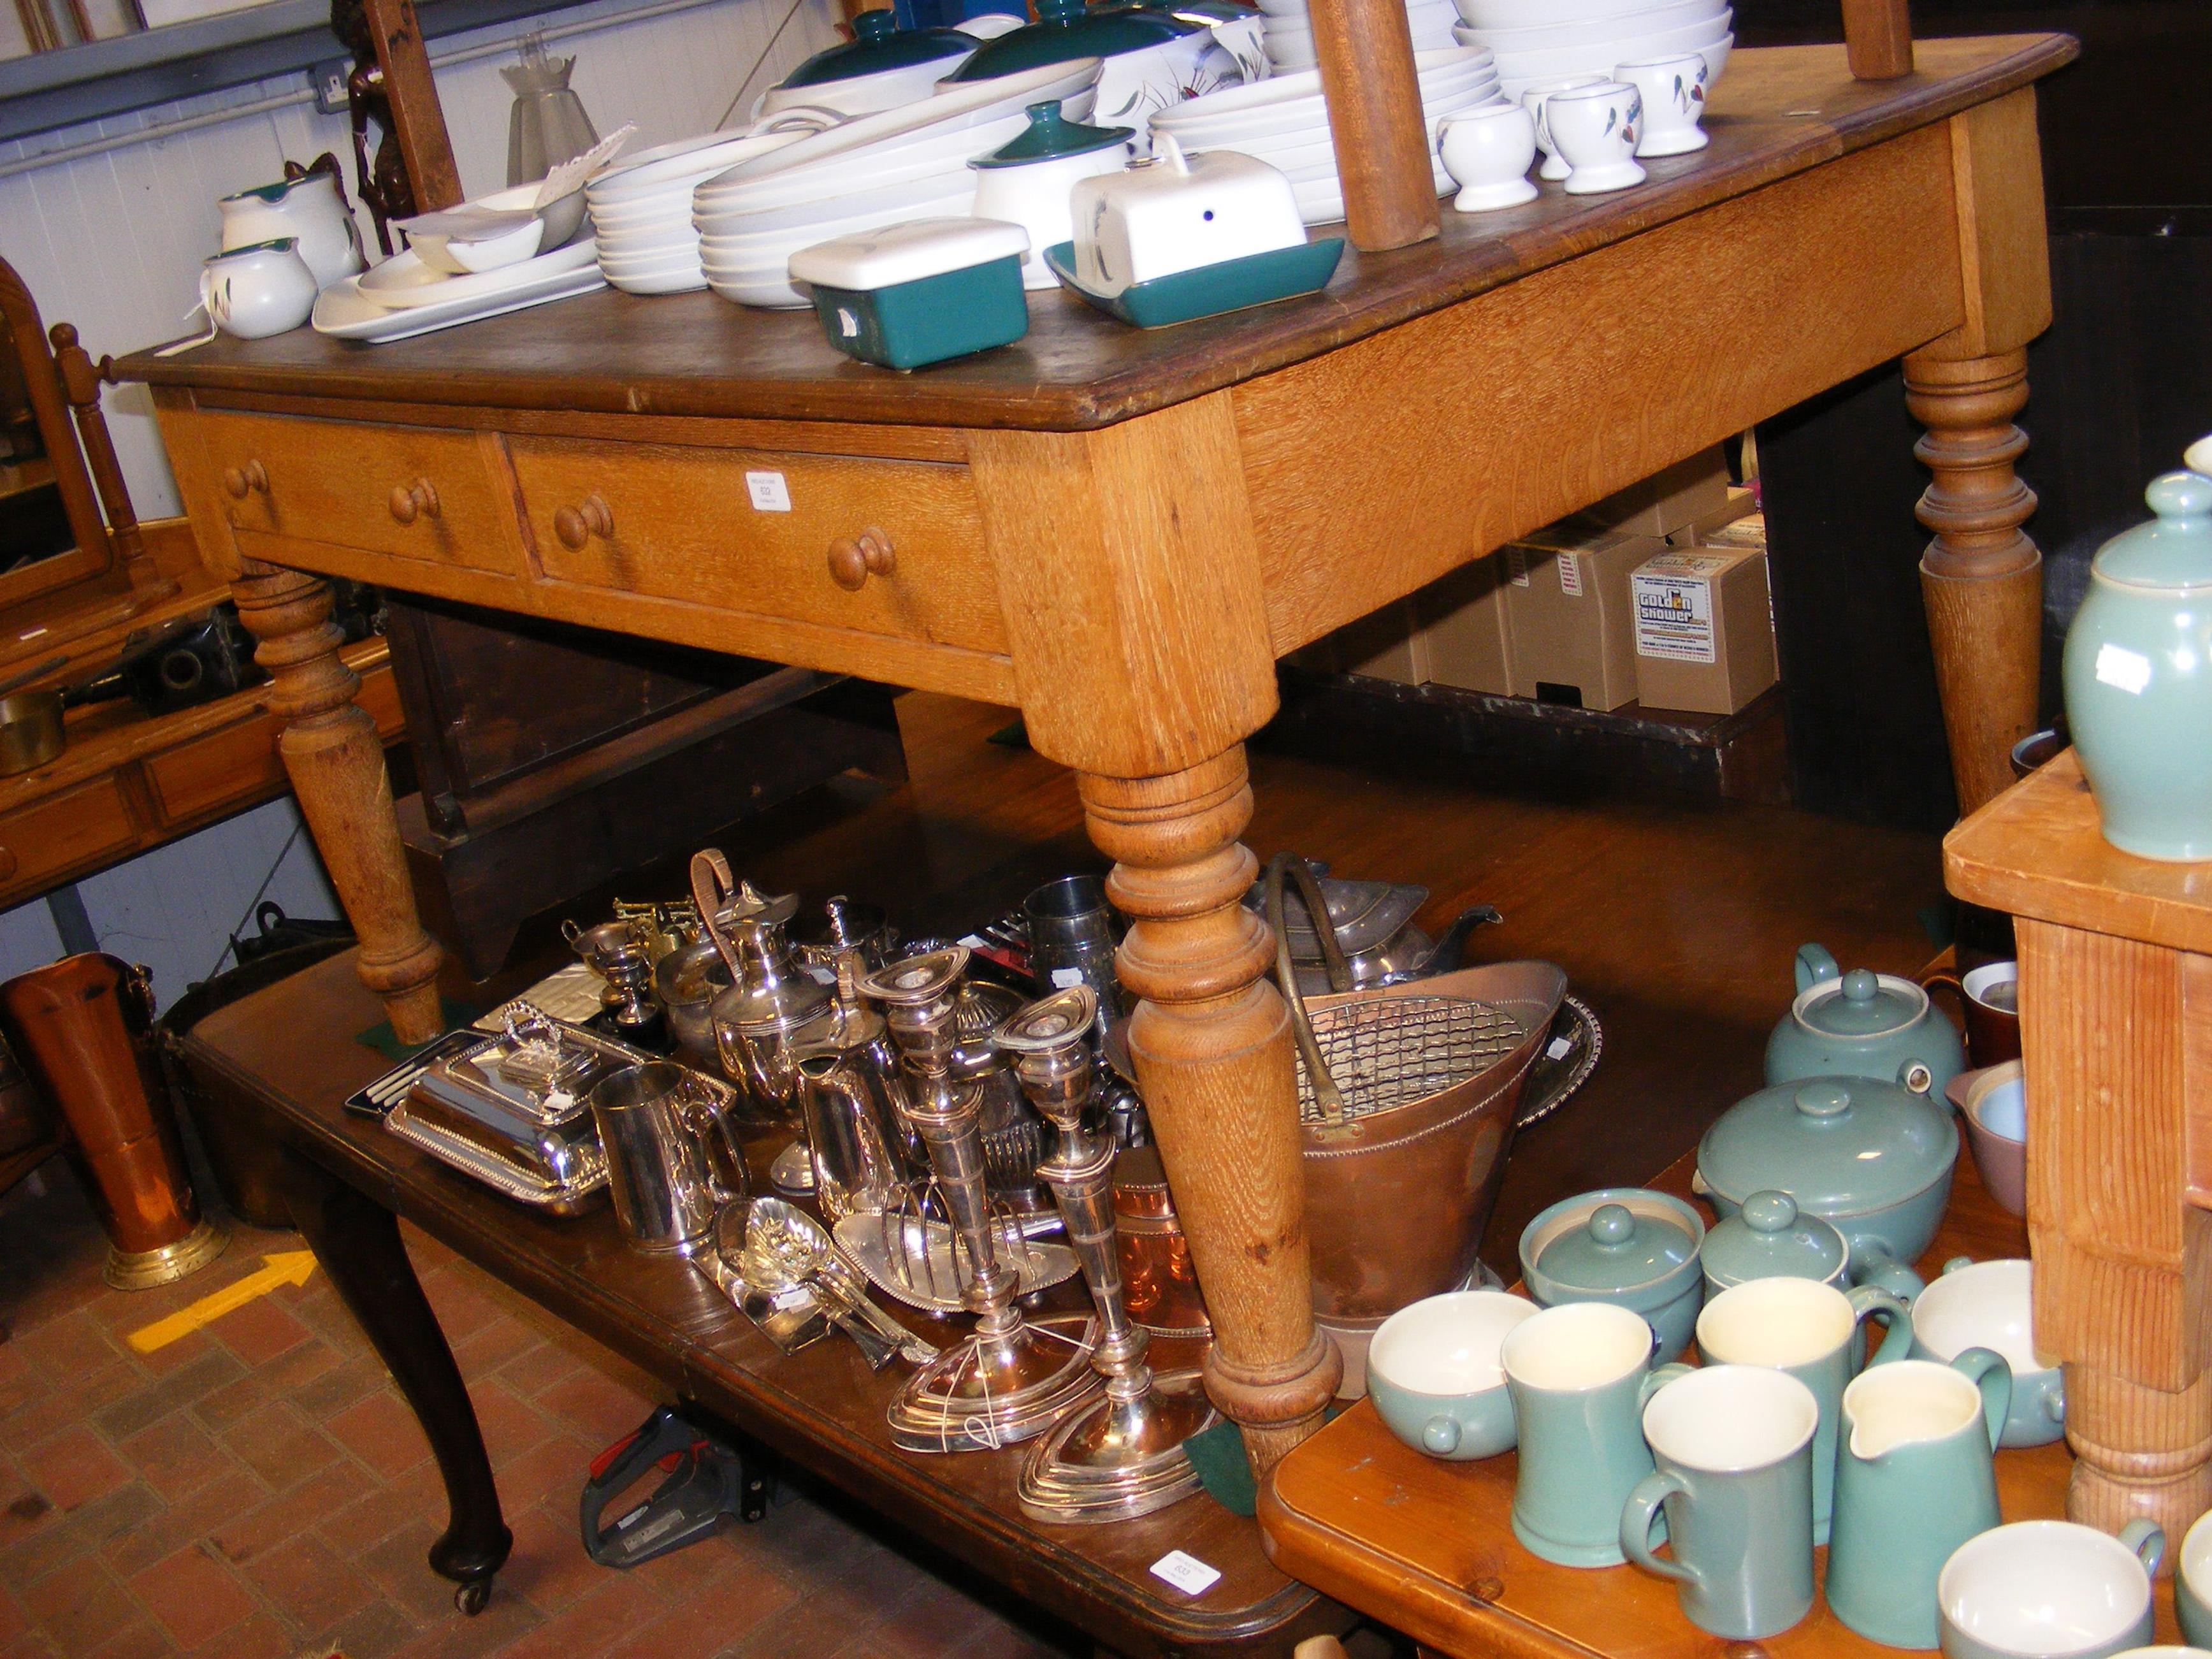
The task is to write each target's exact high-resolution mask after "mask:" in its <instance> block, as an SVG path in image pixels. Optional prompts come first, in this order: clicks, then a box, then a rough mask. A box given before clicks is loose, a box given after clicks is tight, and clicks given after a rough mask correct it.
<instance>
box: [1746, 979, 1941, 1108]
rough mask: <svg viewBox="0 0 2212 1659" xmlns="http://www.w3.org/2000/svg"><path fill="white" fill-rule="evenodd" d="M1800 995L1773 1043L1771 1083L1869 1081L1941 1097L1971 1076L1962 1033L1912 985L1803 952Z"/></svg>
mask: <svg viewBox="0 0 2212 1659" xmlns="http://www.w3.org/2000/svg"><path fill="white" fill-rule="evenodd" d="M1796 983H1797V994H1796V999H1795V1000H1793V1001H1792V1002H1791V1003H1790V1012H1789V1014H1788V1015H1787V1017H1785V1018H1784V1019H1783V1021H1782V1022H1781V1024H1778V1025H1777V1026H1776V1027H1775V1028H1774V1031H1773V1034H1772V1035H1771V1036H1769V1037H1768V1038H1767V1040H1766V1080H1767V1082H1769V1083H1770V1084H1775V1083H1790V1082H1794V1081H1796V1079H1799V1078H1813V1077H1868V1078H1875V1079H1880V1080H1881V1081H1882V1082H1884V1083H1899V1084H1902V1085H1904V1086H1905V1087H1906V1088H1907V1089H1910V1090H1911V1091H1912V1092H1913V1093H1915V1094H1920V1095H1924V1094H1931V1093H1937V1094H1940V1093H1941V1092H1942V1088H1943V1085H1945V1084H1947V1083H1948V1082H1949V1081H1950V1080H1951V1079H1953V1078H1954V1077H1956V1076H1958V1075H1959V1073H1960V1072H1962V1071H1964V1070H1965V1069H1966V1045H1965V1044H1964V1043H1963V1042H1960V1039H1959V1032H1958V1028H1957V1027H1955V1026H1954V1025H1953V1024H1951V1022H1950V1021H1949V1020H1948V1019H1947V1018H1944V1017H1943V1016H1942V1014H1941V1013H1938V1012H1936V1010H1935V1009H1934V1008H1933V1007H1931V1006H1929V1001H1928V993H1927V992H1925V991H1923V990H1922V989H1921V988H1920V987H1918V986H1917V985H1915V984H1914V983H1913V982H1912V981H1911V980H1909V979H1899V978H1898V977H1896V976H1895V975H1892V974H1877V973H1875V972H1873V971H1872V970H1871V969H1865V968H1854V969H1851V970H1850V972H1849V973H1845V972H1844V971H1843V970H1842V969H1840V968H1838V966H1837V964H1836V959H1835V957H1833V956H1832V955H1830V954H1829V952H1828V951H1827V950H1826V948H1825V947H1823V946H1821V945H1801V946H1800V947H1799V948H1798V951H1797V961H1796Z"/></svg>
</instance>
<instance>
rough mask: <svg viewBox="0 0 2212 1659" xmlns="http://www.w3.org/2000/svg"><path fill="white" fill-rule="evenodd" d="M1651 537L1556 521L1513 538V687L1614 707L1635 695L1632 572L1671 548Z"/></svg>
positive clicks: (1509, 608)
mask: <svg viewBox="0 0 2212 1659" xmlns="http://www.w3.org/2000/svg"><path fill="white" fill-rule="evenodd" d="M1664 547H1665V544H1664V543H1662V542H1661V541H1660V540H1659V539H1658V538H1656V537H1652V536H1630V535H1624V534H1621V533H1620V532H1610V531H1599V532H1582V533H1577V531H1576V530H1575V529H1574V528H1573V527H1572V526H1553V527H1552V528H1551V529H1549V530H1542V531H1539V532H1536V533H1535V534H1534V535H1533V536H1530V537H1528V538H1525V539H1523V540H1522V541H1520V542H1516V543H1510V544H1507V546H1506V547H1505V548H1504V550H1503V551H1502V552H1501V554H1500V555H1499V556H1500V558H1501V559H1502V560H1503V561H1504V567H1505V585H1504V592H1505V609H1506V618H1507V622H1508V624H1509V631H1510V667H1511V671H1512V684H1513V694H1514V695H1515V696H1521V697H1536V698H1540V699H1541V700H1543V701H1546V702H1565V703H1569V704H1578V705H1579V706H1580V707H1582V708H1597V709H1613V708H1620V705H1621V704H1623V703H1625V702H1631V701H1632V700H1633V699H1634V697H1635V696H1636V629H1635V619H1634V615H1633V611H1632V605H1631V601H1630V599H1629V591H1628V578H1629V574H1630V573H1631V572H1632V571H1633V570H1635V569H1636V568H1637V567H1638V565H1641V564H1643V563H1644V562H1645V561H1647V560H1649V559H1650V558H1651V557H1652V556H1653V555H1655V554H1656V553H1659V552H1661V551H1662V550H1664Z"/></svg>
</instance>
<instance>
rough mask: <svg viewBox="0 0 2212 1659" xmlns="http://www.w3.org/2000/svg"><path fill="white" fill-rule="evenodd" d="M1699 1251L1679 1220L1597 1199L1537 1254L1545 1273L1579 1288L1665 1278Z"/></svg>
mask: <svg viewBox="0 0 2212 1659" xmlns="http://www.w3.org/2000/svg"><path fill="white" fill-rule="evenodd" d="M1697 1254H1698V1241H1697V1240H1696V1239H1694V1238H1692V1237H1691V1236H1690V1230H1689V1229H1688V1228H1686V1227H1685V1226H1683V1225H1681V1224H1680V1222H1677V1221H1669V1220H1668V1218H1666V1217H1664V1216H1658V1215H1652V1214H1650V1213H1648V1212H1647V1213H1644V1214H1638V1212H1636V1211H1634V1210H1632V1209H1630V1208H1629V1207H1628V1206H1626V1204H1601V1205H1599V1206H1597V1208H1595V1210H1592V1211H1591V1212H1589V1218H1587V1219H1586V1220H1584V1221H1583V1222H1581V1223H1579V1224H1577V1225H1575V1226H1572V1227H1570V1228H1568V1229H1567V1230H1566V1231H1565V1232H1563V1233H1561V1234H1560V1235H1559V1237H1557V1238H1555V1239H1553V1241H1552V1242H1551V1243H1548V1244H1547V1245H1546V1246H1545V1247H1544V1249H1543V1251H1542V1253H1541V1255H1538V1256H1537V1258H1536V1265H1537V1267H1540V1268H1541V1269H1542V1270H1543V1272H1544V1273H1545V1275H1546V1277H1547V1278H1549V1279H1553V1280H1555V1281H1556V1282H1558V1283H1559V1284H1560V1285H1565V1286H1566V1287H1568V1288H1570V1289H1572V1290H1577V1291H1607V1292H1611V1291H1632V1290H1635V1289H1637V1288H1638V1286H1639V1285H1649V1284H1650V1283H1651V1282H1652V1281H1653V1280H1654V1279H1664V1278H1666V1277H1667V1275H1668V1274H1669V1273H1673V1272H1674V1270H1675V1269H1676V1268H1678V1267H1680V1266H1681V1265H1682V1264H1683V1263H1684V1262H1686V1261H1691V1260H1692V1259H1693V1258H1694V1257H1695V1256H1696V1255H1697Z"/></svg>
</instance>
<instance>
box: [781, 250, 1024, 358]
mask: <svg viewBox="0 0 2212 1659" xmlns="http://www.w3.org/2000/svg"><path fill="white" fill-rule="evenodd" d="M814 314H815V315H816V316H817V317H819V318H820V319H822V332H823V334H824V335H826V336H827V337H829V343H830V344H831V345H833V346H836V348H837V349H838V350H840V351H842V352H844V353H846V354H847V355H848V356H854V357H858V358H859V359H860V361H861V362H865V363H877V364H880V365H881V366H882V367H884V368H921V367H923V366H924V365H925V364H928V363H941V362H945V359H947V358H949V357H965V356H969V355H971V354H973V353H975V352H978V351H988V350H989V349H991V348H992V347H993V346H1002V345H1010V344H1012V343H1013V342H1014V341H1016V340H1018V339H1020V338H1021V337H1022V336H1023V335H1024V334H1025V333H1027V332H1028V331H1029V326H1030V308H1029V302H1028V301H1027V300H1026V299H1024V297H1023V295H1022V261H1021V256H1020V255H1019V254H1014V255H1011V256H1009V257H1007V258H1000V259H990V260H987V261H985V262H984V263H982V264H975V265H969V266H966V267H964V268H963V269H961V270H947V271H942V272H940V273H939V274H938V275H936V276H918V277H916V278H915V279H914V280H913V281H912V282H906V283H891V284H890V285H889V286H887V287H884V288H878V289H849V288H831V287H829V286H827V285H825V284H823V283H815V284H814Z"/></svg>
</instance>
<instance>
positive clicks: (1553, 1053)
mask: <svg viewBox="0 0 2212 1659" xmlns="http://www.w3.org/2000/svg"><path fill="white" fill-rule="evenodd" d="M1574 1051H1575V1040H1574V1039H1573V1038H1572V1037H1563V1036H1555V1037H1553V1039H1552V1040H1551V1042H1549V1043H1547V1044H1546V1045H1545V1048H1544V1058H1545V1059H1547V1060H1565V1058H1566V1057H1567V1056H1568V1055H1569V1054H1572V1053H1574Z"/></svg>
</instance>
